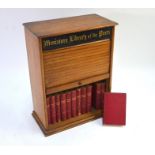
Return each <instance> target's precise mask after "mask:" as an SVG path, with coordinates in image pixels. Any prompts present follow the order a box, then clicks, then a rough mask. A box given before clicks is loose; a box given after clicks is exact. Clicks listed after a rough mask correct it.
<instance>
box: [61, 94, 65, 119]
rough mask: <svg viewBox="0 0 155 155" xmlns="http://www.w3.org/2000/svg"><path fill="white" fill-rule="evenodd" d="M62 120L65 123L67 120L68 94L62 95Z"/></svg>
mask: <svg viewBox="0 0 155 155" xmlns="http://www.w3.org/2000/svg"><path fill="white" fill-rule="evenodd" d="M60 107H61V120H62V121H64V120H66V118H67V113H66V94H65V93H63V94H61V106H60Z"/></svg>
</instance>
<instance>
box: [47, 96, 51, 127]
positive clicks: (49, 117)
mask: <svg viewBox="0 0 155 155" xmlns="http://www.w3.org/2000/svg"><path fill="white" fill-rule="evenodd" d="M46 104H47V115H48V124H51V111H50V97H46Z"/></svg>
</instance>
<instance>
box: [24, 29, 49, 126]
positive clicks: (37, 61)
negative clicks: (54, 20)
mask: <svg viewBox="0 0 155 155" xmlns="http://www.w3.org/2000/svg"><path fill="white" fill-rule="evenodd" d="M25 38H26V47H27V53H28V64H29V73H30V82H31V90H32V97H33V105H34V111H35V112H36V114H37V115H38V117H39V119H40V120H41V121H42V123H43V125H44V127H45V128H47V121H46V120H47V114H46V110H45V109H46V104H45V87H44V83H43V78H42V77H43V76H42V69H41V68H42V67H41V65H42V63H41V61H42V59H41V58H42V55H41V54H42V53H41V52H40V49H39V47H40V45H39V39H38V38H37V37H35V36H34V35H33V34H32V33H31V32H30V31H28V30H27V29H26V28H25Z"/></svg>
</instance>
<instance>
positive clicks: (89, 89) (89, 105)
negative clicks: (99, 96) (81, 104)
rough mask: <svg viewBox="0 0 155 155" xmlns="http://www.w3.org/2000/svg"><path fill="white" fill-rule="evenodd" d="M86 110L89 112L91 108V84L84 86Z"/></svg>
mask: <svg viewBox="0 0 155 155" xmlns="http://www.w3.org/2000/svg"><path fill="white" fill-rule="evenodd" d="M86 99H87V102H86V112H90V111H91V108H92V86H91V85H89V86H87V88H86Z"/></svg>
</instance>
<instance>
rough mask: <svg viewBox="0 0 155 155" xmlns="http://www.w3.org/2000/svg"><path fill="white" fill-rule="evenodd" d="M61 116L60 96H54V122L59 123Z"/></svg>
mask: <svg viewBox="0 0 155 155" xmlns="http://www.w3.org/2000/svg"><path fill="white" fill-rule="evenodd" d="M60 120H61V115H60V95H56V121H57V122H60Z"/></svg>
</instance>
